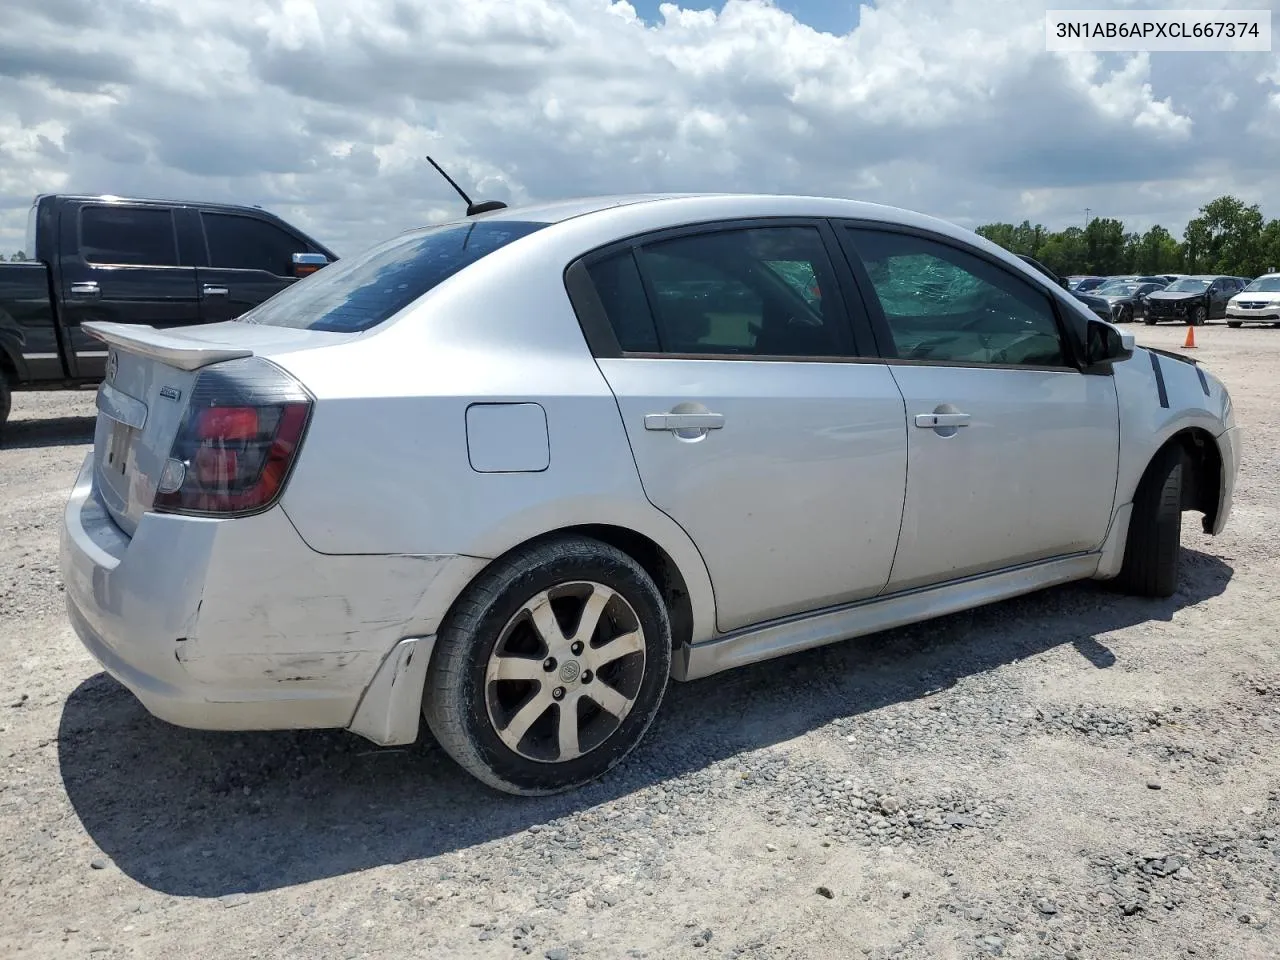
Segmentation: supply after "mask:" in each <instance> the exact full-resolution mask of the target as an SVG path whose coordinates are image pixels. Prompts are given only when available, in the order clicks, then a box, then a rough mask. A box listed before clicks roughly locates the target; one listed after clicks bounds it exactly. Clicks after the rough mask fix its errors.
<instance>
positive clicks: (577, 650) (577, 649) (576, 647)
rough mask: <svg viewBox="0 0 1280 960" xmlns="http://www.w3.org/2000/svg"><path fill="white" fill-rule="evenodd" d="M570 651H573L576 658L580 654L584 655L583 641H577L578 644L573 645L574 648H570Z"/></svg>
mask: <svg viewBox="0 0 1280 960" xmlns="http://www.w3.org/2000/svg"><path fill="white" fill-rule="evenodd" d="M569 649H570V650H572V651H573V655H574V656H575V657H576V656H578V655H579V654H580V653H582V641H581V640H579V641H577V642H576V643H574V645H573V646H572V647H570V648H569Z"/></svg>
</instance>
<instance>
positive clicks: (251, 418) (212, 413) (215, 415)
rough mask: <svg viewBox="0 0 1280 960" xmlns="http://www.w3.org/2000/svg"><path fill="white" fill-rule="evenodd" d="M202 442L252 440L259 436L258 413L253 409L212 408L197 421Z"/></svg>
mask: <svg viewBox="0 0 1280 960" xmlns="http://www.w3.org/2000/svg"><path fill="white" fill-rule="evenodd" d="M196 435H197V436H198V437H199V438H200V439H201V440H207V439H220V440H252V439H253V438H254V437H256V436H257V435H258V411H257V410H256V409H255V408H253V407H210V408H208V409H207V410H201V411H200V413H199V419H198V420H197V421H196Z"/></svg>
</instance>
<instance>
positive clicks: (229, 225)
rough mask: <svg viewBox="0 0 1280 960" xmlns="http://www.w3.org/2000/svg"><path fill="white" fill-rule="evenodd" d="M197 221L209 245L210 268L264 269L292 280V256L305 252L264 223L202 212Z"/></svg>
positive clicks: (301, 245)
mask: <svg viewBox="0 0 1280 960" xmlns="http://www.w3.org/2000/svg"><path fill="white" fill-rule="evenodd" d="M200 220H201V222H203V223H204V235H205V239H206V240H208V242H209V266H211V267H226V268H228V269H232V270H265V271H267V273H274V274H275V275H276V276H278V277H291V276H293V255H294V254H295V253H306V252H307V251H308V247H307V245H306V244H305V243H303V242H302V241H301V240H299V239H297V238H296V237H294V236H292V235H291V234H289V233H286V232H285V231H284V230H281V229H280V228H279V227H277V226H274V225H273V224H270V223H267V222H266V221H264V220H255V219H254V218H253V217H237V216H235V215H234V214H227V213H202V214H200Z"/></svg>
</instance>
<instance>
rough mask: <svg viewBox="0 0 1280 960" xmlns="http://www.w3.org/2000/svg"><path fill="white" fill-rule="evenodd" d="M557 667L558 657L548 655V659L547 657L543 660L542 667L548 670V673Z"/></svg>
mask: <svg viewBox="0 0 1280 960" xmlns="http://www.w3.org/2000/svg"><path fill="white" fill-rule="evenodd" d="M555 668H556V658H555V657H547V659H545V660H543V661H542V669H543V670H545V671H547V673H550V672H551V671H552V670H554V669H555Z"/></svg>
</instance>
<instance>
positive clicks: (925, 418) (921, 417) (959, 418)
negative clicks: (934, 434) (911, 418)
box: [916, 413, 969, 430]
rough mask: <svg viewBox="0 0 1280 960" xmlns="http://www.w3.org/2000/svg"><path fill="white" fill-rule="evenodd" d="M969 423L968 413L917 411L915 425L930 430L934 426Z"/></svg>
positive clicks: (962, 425) (965, 425) (966, 424)
mask: <svg viewBox="0 0 1280 960" xmlns="http://www.w3.org/2000/svg"><path fill="white" fill-rule="evenodd" d="M968 425H969V414H967V413H917V414H916V426H917V427H923V428H924V429H926V430H932V429H934V428H935V427H967V426H968Z"/></svg>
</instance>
